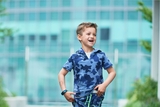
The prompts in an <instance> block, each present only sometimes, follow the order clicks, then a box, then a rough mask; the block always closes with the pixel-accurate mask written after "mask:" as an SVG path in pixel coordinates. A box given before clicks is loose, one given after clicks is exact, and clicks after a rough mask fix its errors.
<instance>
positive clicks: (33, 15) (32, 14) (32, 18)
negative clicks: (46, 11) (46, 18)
mask: <svg viewBox="0 0 160 107" xmlns="http://www.w3.org/2000/svg"><path fill="white" fill-rule="evenodd" d="M28 18H29V20H35V19H36V13H29V17H28Z"/></svg>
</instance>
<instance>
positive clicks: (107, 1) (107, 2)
mask: <svg viewBox="0 0 160 107" xmlns="http://www.w3.org/2000/svg"><path fill="white" fill-rule="evenodd" d="M100 2H101V6H110V4H111V0H100Z"/></svg>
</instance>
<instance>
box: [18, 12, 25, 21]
mask: <svg viewBox="0 0 160 107" xmlns="http://www.w3.org/2000/svg"><path fill="white" fill-rule="evenodd" d="M18 20H20V21H24V20H25V14H24V13H20V14H19V16H18Z"/></svg>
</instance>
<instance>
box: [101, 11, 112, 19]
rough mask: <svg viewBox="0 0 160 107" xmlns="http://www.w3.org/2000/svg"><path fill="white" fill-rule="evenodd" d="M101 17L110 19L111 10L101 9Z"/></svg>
mask: <svg viewBox="0 0 160 107" xmlns="http://www.w3.org/2000/svg"><path fill="white" fill-rule="evenodd" d="M100 19H104V20H107V19H110V12H109V11H101V12H100Z"/></svg>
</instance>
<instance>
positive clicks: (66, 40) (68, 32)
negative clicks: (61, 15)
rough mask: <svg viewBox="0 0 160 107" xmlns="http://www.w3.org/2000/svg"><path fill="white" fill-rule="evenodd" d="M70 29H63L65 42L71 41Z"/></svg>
mask: <svg viewBox="0 0 160 107" xmlns="http://www.w3.org/2000/svg"><path fill="white" fill-rule="evenodd" d="M68 35H70V30H62V40H63V42H69V40H70V36H68Z"/></svg>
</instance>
